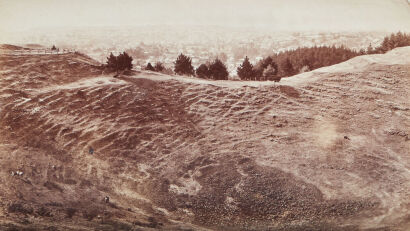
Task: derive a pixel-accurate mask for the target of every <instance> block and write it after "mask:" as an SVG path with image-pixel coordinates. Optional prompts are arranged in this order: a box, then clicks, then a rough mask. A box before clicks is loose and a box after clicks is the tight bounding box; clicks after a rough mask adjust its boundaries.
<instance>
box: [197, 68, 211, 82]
mask: <svg viewBox="0 0 410 231" xmlns="http://www.w3.org/2000/svg"><path fill="white" fill-rule="evenodd" d="M196 75H197V76H198V77H199V78H203V79H205V78H209V77H210V72H209V68H208V66H207V65H206V64H201V65H200V66H199V67H198V68H197V69H196Z"/></svg>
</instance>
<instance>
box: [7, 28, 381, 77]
mask: <svg viewBox="0 0 410 231" xmlns="http://www.w3.org/2000/svg"><path fill="white" fill-rule="evenodd" d="M385 35H388V33H384V32H350V33H347V32H345V33H341V32H337V33H336V32H334V33H332V32H326V33H324V32H274V31H273V32H270V31H259V30H256V29H255V30H252V29H251V30H244V29H232V28H230V29H226V28H223V27H211V28H210V27H206V28H203V27H172V28H170V27H167V26H153V27H149V26H146V27H138V28H123V29H110V28H108V29H107V28H104V29H103V28H90V29H89V30H85V29H72V30H55V31H54V32H52V33H50V32H47V33H43V32H42V31H41V30H39V31H36V32H35V33H31V34H30V36H29V37H26V38H25V37H24V36H19V35H15V36H16V37H18V41H19V42H20V43H21V44H27V43H36V44H39V45H44V46H48V45H49V44H55V45H56V46H57V47H60V48H62V49H75V50H77V51H80V52H82V53H85V54H87V55H89V56H90V57H92V58H94V59H96V60H97V61H99V62H101V63H105V62H106V58H107V56H108V55H109V54H110V53H113V54H118V53H119V52H122V51H126V52H127V53H128V54H130V55H131V56H132V57H133V64H134V68H136V69H143V68H144V67H145V66H146V65H147V63H149V62H150V63H153V64H154V63H156V62H161V63H163V65H164V66H165V67H167V68H172V67H173V64H174V61H175V59H176V57H177V56H178V55H179V54H180V53H183V54H185V55H188V56H189V57H191V58H192V65H193V66H194V67H195V68H197V67H198V66H199V65H200V64H202V63H207V62H210V61H212V60H213V59H215V58H218V59H220V60H221V61H222V62H224V63H225V64H226V66H227V69H228V72H229V75H230V76H236V68H237V67H238V66H239V65H240V64H241V63H242V61H243V59H244V57H245V56H248V57H249V60H250V61H251V62H252V63H256V62H258V61H259V60H262V59H263V58H264V57H266V56H268V55H271V54H273V53H278V52H281V51H286V50H291V49H296V48H298V47H312V46H323V45H328V46H332V45H336V46H341V45H343V46H345V47H348V48H350V49H353V50H357V51H359V50H360V49H362V48H363V49H366V48H367V47H368V46H369V44H371V45H373V46H377V45H379V44H380V43H381V42H382V39H383V37H384V36H385ZM33 45H35V44H33Z"/></svg>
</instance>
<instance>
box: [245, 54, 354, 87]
mask: <svg viewBox="0 0 410 231" xmlns="http://www.w3.org/2000/svg"><path fill="white" fill-rule="evenodd" d="M357 55H359V53H358V52H356V51H354V50H350V49H348V48H345V47H344V46H340V47H336V46H332V47H329V46H320V47H317V46H314V47H302V48H297V49H295V50H288V51H283V52H279V53H277V54H273V55H271V56H268V57H266V58H264V59H262V60H260V61H259V62H258V63H257V64H256V65H255V66H253V65H252V64H251V63H250V62H249V59H248V57H245V59H244V61H243V63H242V64H241V65H240V66H239V67H238V69H237V73H238V76H239V78H240V79H242V80H257V81H266V80H270V81H275V82H279V81H280V79H281V78H282V77H286V76H292V75H295V74H298V73H302V72H306V71H310V70H313V69H317V68H320V67H324V66H330V65H333V64H336V63H340V62H343V61H346V60H348V59H350V58H353V57H355V56H357Z"/></svg>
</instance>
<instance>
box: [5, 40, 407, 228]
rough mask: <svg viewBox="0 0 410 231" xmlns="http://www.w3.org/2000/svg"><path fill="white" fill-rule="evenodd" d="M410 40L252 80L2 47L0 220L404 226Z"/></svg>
mask: <svg viewBox="0 0 410 231" xmlns="http://www.w3.org/2000/svg"><path fill="white" fill-rule="evenodd" d="M408 51H409V48H408V47H407V48H400V49H396V50H394V51H391V52H389V53H388V54H385V55H380V56H363V57H358V58H355V59H352V60H349V61H348V62H346V63H344V64H339V68H336V67H328V68H329V69H328V70H329V71H328V72H326V71H324V70H325V69H321V70H318V71H314V72H312V73H311V74H312V78H315V80H316V81H307V82H306V83H304V84H302V83H301V82H300V80H298V81H299V82H298V81H295V82H293V83H292V81H289V82H288V83H289V84H287V79H296V78H297V76H295V77H291V78H287V79H284V81H283V82H282V81H281V84H280V85H273V84H266V85H258V86H259V87H255V85H253V84H252V83H248V82H232V84H233V85H235V87H229V86H227V85H228V84H229V82H226V81H208V82H206V81H205V82H204V81H202V80H201V81H196V80H195V79H192V81H191V80H190V79H189V78H184V77H166V76H161V75H156V76H154V75H152V74H147V73H145V72H143V73H140V74H136V75H135V76H120V77H119V78H112V77H110V76H106V75H103V74H102V73H101V70H99V69H98V67H96V66H93V65H92V62H88V61H86V62H83V61H81V59H83V58H81V57H80V56H76V54H70V55H66V56H65V55H61V56H52V55H49V56H45V55H43V56H17V57H14V56H0V134H1V135H0V144H1V145H0V157H1V162H0V164H1V165H0V169H1V170H0V175H1V179H3V180H2V181H1V184H2V187H1V190H0V199H1V202H2V203H1V204H0V224H2V225H4V227H14V226H17V227H37V228H39V229H45V228H49V227H50V226H53V227H54V228H55V229H61V230H80V229H84V230H88V229H91V230H92V229H104V228H105V229H108V228H109V227H110V228H112V229H117V230H121V229H123V230H129V229H131V228H132V227H139V228H144V227H145V228H146V229H165V230H167V229H168V230H183V229H187V228H191V229H194V230H201V229H211V230H238V229H241V230H289V229H294V230H307V229H319V230H330V229H333V230H357V229H361V230H367V229H368V230H371V229H380V228H384V229H397V230H405V228H406V227H408V225H409V220H408V214H409V211H410V201H409V198H410V194H409V192H410V183H409V182H410V155H409V150H410V146H409V138H410V137H409V134H410V131H409V130H408V128H409V127H410V124H409V118H410V105H409V104H410V103H409V102H408V99H409V98H410V96H409V94H410V93H409V92H410V91H409V90H410V89H409V86H410V79H409V71H410V65H409V64H408V63H400V62H399V63H393V62H395V61H394V60H396V59H397V60H402V58H403V57H404V55H405V54H406V53H408ZM397 57H399V58H397ZM355 60H356V61H355ZM16 62H17V63H16ZM74 62H75V63H74ZM361 62H363V63H361ZM364 63H367V64H364ZM55 65H57V67H58V68H54V66H55ZM359 66H360V67H362V68H357V67H359ZM341 67H345V68H341ZM346 67H349V68H350V69H349V68H346ZM332 68H333V69H332ZM331 70H334V71H331ZM336 70H338V71H336ZM339 70H343V71H339ZM317 75H318V76H319V77H317ZM178 78H183V79H182V80H181V79H178ZM204 83H205V84H204ZM236 84H237V85H238V86H236ZM241 84H243V85H241ZM248 84H250V85H249V86H247V85H248ZM90 148H92V149H93V150H94V152H93V154H90V152H89V151H90ZM17 170H18V171H22V172H23V173H24V174H23V175H22V176H11V175H10V173H11V172H12V171H14V172H15V171H17ZM104 196H109V197H110V202H109V203H104V202H103V201H102V199H103V198H104ZM23 219H24V220H23Z"/></svg>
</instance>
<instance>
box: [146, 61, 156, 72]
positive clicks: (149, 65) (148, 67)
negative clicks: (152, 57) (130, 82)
mask: <svg viewBox="0 0 410 231" xmlns="http://www.w3.org/2000/svg"><path fill="white" fill-rule="evenodd" d="M145 70H147V71H155V68H154V67H153V66H152V64H151V63H148V64H147V66H146V67H145Z"/></svg>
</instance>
